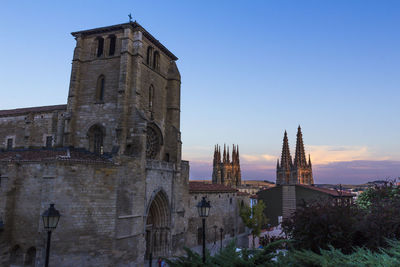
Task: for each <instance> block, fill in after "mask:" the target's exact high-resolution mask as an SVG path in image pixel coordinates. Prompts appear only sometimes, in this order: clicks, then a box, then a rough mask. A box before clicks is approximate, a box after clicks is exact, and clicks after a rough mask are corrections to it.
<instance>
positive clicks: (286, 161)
mask: <svg viewBox="0 0 400 267" xmlns="http://www.w3.org/2000/svg"><path fill="white" fill-rule="evenodd" d="M291 166H292V157H291V156H290V150H289V141H288V138H287V132H286V130H285V135H284V136H283V146H282V156H281V168H285V169H286V170H290V168H291Z"/></svg>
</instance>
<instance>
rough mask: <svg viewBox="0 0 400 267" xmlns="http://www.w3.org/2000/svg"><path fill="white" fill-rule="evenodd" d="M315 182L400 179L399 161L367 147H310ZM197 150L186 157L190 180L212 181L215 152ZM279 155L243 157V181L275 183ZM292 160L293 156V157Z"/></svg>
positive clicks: (354, 182)
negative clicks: (256, 180)
mask: <svg viewBox="0 0 400 267" xmlns="http://www.w3.org/2000/svg"><path fill="white" fill-rule="evenodd" d="M306 149H307V150H308V151H307V152H308V153H310V154H311V161H312V163H313V172H314V178H315V182H316V183H332V184H339V183H342V184H346V183H350V184H358V183H364V182H367V181H372V180H377V179H385V178H389V177H390V178H395V177H398V176H400V161H397V160H391V158H390V157H386V156H378V155H376V154H375V153H373V151H371V150H370V149H369V148H368V147H367V146H307V147H306ZM209 151H210V149H208V151H207V150H206V149H205V148H202V147H198V148H197V149H195V150H192V151H190V153H185V155H184V158H185V159H189V160H190V177H191V179H211V176H212V160H213V159H212V151H211V152H209ZM279 156H280V155H270V154H249V153H247V154H241V155H240V162H241V169H242V179H261V180H270V181H275V178H276V173H275V172H276V160H277V158H278V157H279ZM292 157H294V155H293V154H292Z"/></svg>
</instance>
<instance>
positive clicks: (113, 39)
mask: <svg viewBox="0 0 400 267" xmlns="http://www.w3.org/2000/svg"><path fill="white" fill-rule="evenodd" d="M115 42H116V37H115V35H111V36H110V49H109V50H108V55H109V56H113V55H114V53H115Z"/></svg>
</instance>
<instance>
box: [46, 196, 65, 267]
mask: <svg viewBox="0 0 400 267" xmlns="http://www.w3.org/2000/svg"><path fill="white" fill-rule="evenodd" d="M60 217H61V215H60V212H59V211H58V210H56V209H55V208H54V204H50V207H49V208H48V209H47V210H46V211H45V212H43V214H42V219H43V226H44V229H45V230H47V247H46V262H45V265H44V266H45V267H48V266H49V256H50V240H51V231H52V230H54V229H56V228H57V224H58V221H59V220H60Z"/></svg>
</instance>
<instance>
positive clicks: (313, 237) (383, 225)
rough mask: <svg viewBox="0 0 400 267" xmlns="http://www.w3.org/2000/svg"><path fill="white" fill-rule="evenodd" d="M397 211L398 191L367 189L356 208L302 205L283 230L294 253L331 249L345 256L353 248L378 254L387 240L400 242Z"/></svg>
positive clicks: (350, 205)
mask: <svg viewBox="0 0 400 267" xmlns="http://www.w3.org/2000/svg"><path fill="white" fill-rule="evenodd" d="M360 203H362V204H360ZM399 207H400V196H399V189H398V188H396V187H395V186H394V185H393V184H387V185H385V186H378V187H374V188H371V189H369V191H368V192H367V193H366V195H364V197H363V198H362V199H361V200H360V201H358V202H357V204H353V203H347V202H343V201H337V202H332V201H320V202H315V203H303V204H302V205H300V207H299V208H298V209H297V210H296V212H295V214H294V216H293V217H292V218H291V219H290V220H287V221H285V222H284V223H283V225H282V226H283V229H284V231H285V233H286V234H287V235H288V236H290V237H291V238H293V239H294V243H293V244H294V247H295V248H297V249H309V250H312V251H314V252H317V253H318V252H319V251H320V248H322V249H329V246H332V247H334V248H337V249H341V250H342V252H343V253H345V254H349V253H351V252H353V251H354V247H365V248H368V249H371V250H374V251H377V250H379V248H380V247H384V246H386V245H387V244H386V242H385V239H386V238H390V239H399V238H400V212H399Z"/></svg>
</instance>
